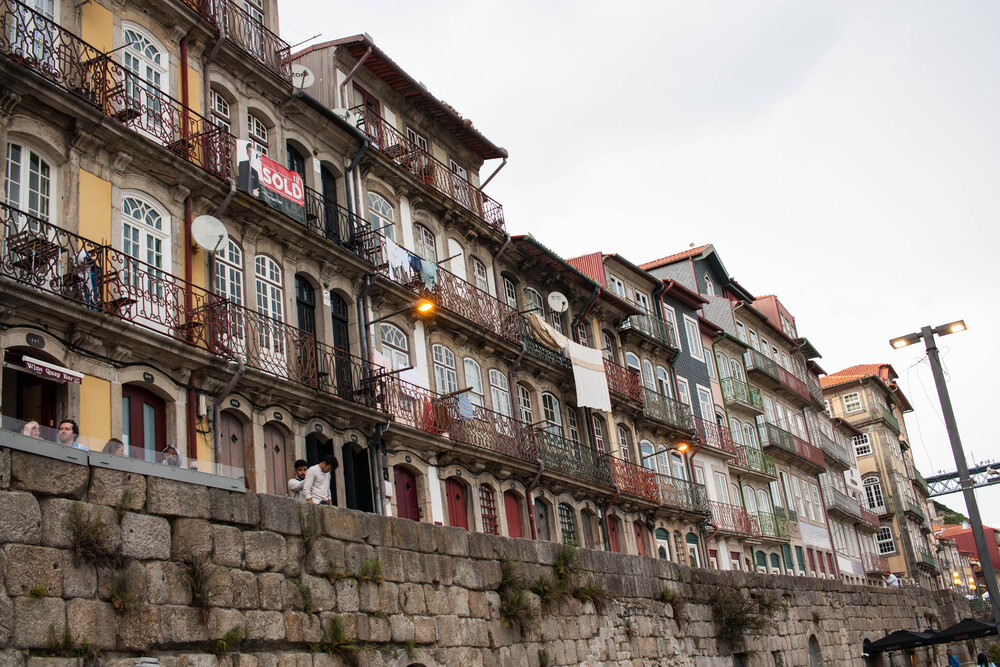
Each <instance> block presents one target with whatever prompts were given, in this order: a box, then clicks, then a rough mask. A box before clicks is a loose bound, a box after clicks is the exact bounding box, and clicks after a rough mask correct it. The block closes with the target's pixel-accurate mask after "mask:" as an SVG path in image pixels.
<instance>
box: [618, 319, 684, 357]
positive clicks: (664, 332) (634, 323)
mask: <svg viewBox="0 0 1000 667" xmlns="http://www.w3.org/2000/svg"><path fill="white" fill-rule="evenodd" d="M619 328H620V330H621V331H638V332H640V333H642V334H643V335H644V336H646V337H647V338H651V339H653V340H655V341H657V342H658V343H660V344H661V345H666V346H668V347H672V348H674V349H675V350H676V349H677V341H676V340H675V339H674V332H673V329H672V328H671V327H669V326H667V323H666V322H665V321H663V320H662V319H661V318H659V317H657V316H656V315H653V314H651V313H643V314H642V315H631V316H629V318H628V319H627V320H625V321H624V322H623V323H622V325H621V327H619Z"/></svg>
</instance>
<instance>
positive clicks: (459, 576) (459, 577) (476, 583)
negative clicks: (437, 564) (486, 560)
mask: <svg viewBox="0 0 1000 667" xmlns="http://www.w3.org/2000/svg"><path fill="white" fill-rule="evenodd" d="M454 565H455V576H454V579H453V582H454V584H455V585H456V586H462V587H463V588H466V589H470V590H474V591H481V590H482V589H483V587H484V584H485V582H484V580H483V567H482V565H483V564H482V563H480V562H478V561H473V560H470V559H468V558H461V559H456V560H455V563H454Z"/></svg>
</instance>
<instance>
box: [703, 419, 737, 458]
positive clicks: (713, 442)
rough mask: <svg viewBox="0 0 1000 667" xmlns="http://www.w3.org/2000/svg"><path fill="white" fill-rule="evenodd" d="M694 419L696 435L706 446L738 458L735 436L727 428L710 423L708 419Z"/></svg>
mask: <svg viewBox="0 0 1000 667" xmlns="http://www.w3.org/2000/svg"><path fill="white" fill-rule="evenodd" d="M693 419H694V432H695V435H697V436H698V437H699V438H700V439H701V442H702V443H703V444H704V445H706V446H708V447H714V448H715V449H720V450H722V451H724V452H727V453H729V454H732V455H733V456H736V447H735V446H734V445H733V435H732V433H730V432H729V429H728V428H727V427H725V426H722V425H721V424H716V423H715V422H712V421H708V420H707V419H702V418H701V417H693Z"/></svg>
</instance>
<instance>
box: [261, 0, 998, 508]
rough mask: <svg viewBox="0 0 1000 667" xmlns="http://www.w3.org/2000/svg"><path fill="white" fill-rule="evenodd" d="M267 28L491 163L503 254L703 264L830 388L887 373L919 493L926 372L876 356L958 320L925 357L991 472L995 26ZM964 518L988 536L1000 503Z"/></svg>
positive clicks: (480, 19) (709, 23)
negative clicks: (474, 146) (539, 250)
mask: <svg viewBox="0 0 1000 667" xmlns="http://www.w3.org/2000/svg"><path fill="white" fill-rule="evenodd" d="M319 7H324V8H322V9H320V8H319ZM280 16H281V36H282V37H283V38H284V39H285V40H286V41H288V42H289V43H291V44H293V45H294V44H296V43H298V42H302V41H304V40H308V39H309V38H311V37H314V36H315V35H316V34H317V33H320V34H319V36H318V37H316V38H315V39H314V40H313V41H311V42H309V43H317V42H320V41H323V40H328V39H336V38H339V37H346V36H349V35H355V34H359V33H365V32H366V33H368V34H369V35H371V36H372V37H373V39H374V41H375V43H376V44H377V45H378V46H379V48H381V49H382V50H383V51H384V52H385V53H386V54H387V55H388V56H389V57H390V58H392V59H393V60H395V61H396V63H397V64H399V65H400V66H401V67H403V68H404V69H405V70H406V71H407V72H408V73H409V74H410V75H411V76H413V77H414V78H415V79H417V80H419V81H421V82H422V83H424V85H426V86H427V88H428V89H429V90H430V92H431V93H432V94H434V95H435V96H436V97H438V98H439V99H441V100H445V101H447V102H448V103H449V104H451V105H452V106H454V107H455V108H456V109H457V110H458V111H459V113H461V114H462V115H463V116H465V117H466V118H470V119H472V121H473V122H474V123H475V126H476V128H477V129H479V130H480V131H481V132H482V133H483V134H484V135H485V136H487V137H488V138H489V139H490V140H491V141H493V142H494V143H496V144H497V145H500V146H503V147H505V148H506V149H507V150H508V151H509V152H510V159H509V163H508V164H507V165H506V167H504V169H503V170H502V171H501V172H500V173H499V174H498V175H497V176H496V178H495V179H494V180H493V181H492V182H491V183H490V184H489V186H488V187H487V188H486V190H485V192H486V193H487V194H489V195H490V196H492V197H493V198H494V199H496V200H498V201H499V202H500V203H501V204H503V207H504V216H505V219H506V224H507V231H508V233H510V234H524V233H531V234H533V235H534V236H535V237H536V238H538V239H539V240H540V241H541V242H543V243H545V244H546V245H548V246H549V247H551V248H553V249H554V250H555V251H556V252H558V253H559V254H561V255H562V256H564V257H573V256H576V255H580V254H584V253H589V252H594V251H597V250H601V251H604V252H615V253H620V254H622V255H624V256H625V257H627V258H629V259H630V260H632V261H633V262H635V263H641V262H646V261H650V260H652V259H656V258H658V257H662V256H665V255H669V254H673V253H675V252H679V251H681V250H684V249H686V248H688V247H689V246H690V245H692V244H694V245H701V244H704V243H713V244H715V247H716V249H717V250H718V251H719V253H720V255H721V257H722V259H723V261H724V263H725V265H726V268H727V269H728V270H729V273H730V274H731V276H732V277H733V278H735V279H737V280H738V281H739V282H740V283H741V284H742V285H743V286H744V287H746V288H747V289H748V290H750V291H751V292H752V293H754V294H758V295H763V294H777V295H778V297H779V298H780V299H781V301H782V303H784V305H785V306H786V307H787V308H788V309H789V310H790V311H791V312H792V314H793V315H795V317H796V325H797V327H798V331H799V334H800V335H805V336H806V337H808V338H809V339H810V341H811V342H812V343H813V344H814V345H815V346H816V348H817V349H818V350H819V351H820V353H821V354H822V355H823V357H822V359H819V360H818V361H819V363H820V365H821V366H822V367H823V368H824V369H825V370H827V371H828V372H831V373H833V372H836V371H838V370H840V369H842V368H845V367H847V366H850V365H853V364H856V363H891V364H892V365H893V366H894V368H895V369H896V371H897V373H898V374H899V376H900V380H899V382H900V385H901V387H902V389H903V391H904V393H905V394H906V395H907V396H908V398H909V399H910V401H911V402H912V404H913V406H914V412H912V413H910V414H908V415H906V417H905V419H906V426H907V429H908V430H909V433H910V440H911V445H912V451H913V455H914V459H915V462H916V465H917V467H918V468H919V469H920V470H921V471H922V472H923V473H924V475H925V476H929V475H932V474H934V473H936V472H938V471H952V470H954V469H955V462H954V458H953V456H952V453H951V449H950V447H949V444H948V438H947V433H946V430H945V427H944V422H943V419H942V417H941V409H940V405H939V403H938V400H937V396H936V393H935V389H934V381H933V378H932V376H931V372H930V368H929V366H928V363H927V361H926V359H925V358H924V352H923V350H922V349H918V348H917V346H914V347H910V348H905V349H903V350H892V349H891V348H890V347H889V344H888V340H889V339H890V338H893V337H896V336H899V335H903V334H907V333H911V332H914V331H917V330H919V329H920V327H922V326H924V325H931V326H935V325H938V324H944V323H947V322H951V321H953V320H957V319H965V321H966V323H967V325H968V327H969V329H968V331H967V332H964V333H961V334H954V335H952V336H948V337H946V338H943V339H941V341H940V347H941V351H942V357H943V360H944V366H945V368H946V371H947V373H948V378H949V391H950V392H951V398H952V402H953V404H954V408H955V414H956V417H957V420H958V425H959V430H960V433H961V436H962V440H963V444H964V447H965V451H966V454H967V458H968V459H969V461H970V463H974V462H982V461H984V460H986V459H991V458H992V459H1000V439H998V438H997V434H996V431H995V429H993V428H992V427H991V426H990V424H991V421H990V419H989V415H990V414H992V411H993V410H994V409H996V405H997V401H998V400H1000V392H998V391H997V388H996V387H995V386H994V384H995V382H994V381H993V373H992V372H986V371H987V370H988V369H990V368H993V367H994V366H996V365H997V361H998V359H997V351H996V348H997V346H996V344H995V343H996V324H997V316H996V315H995V309H994V308H992V307H991V301H990V297H989V296H988V290H989V289H990V287H989V286H990V285H991V284H993V283H994V282H996V279H997V278H998V277H1000V269H998V267H997V259H996V258H995V257H994V254H993V251H992V250H991V249H992V248H994V247H996V245H997V242H998V240H1000V232H998V231H997V227H996V224H995V220H996V214H995V213H994V212H995V211H996V210H997V209H998V207H997V203H998V202H997V200H998V198H1000V187H997V186H996V184H997V183H998V182H1000V150H998V148H1000V122H998V120H997V119H1000V86H998V85H997V82H998V81H1000V41H998V40H997V39H996V34H997V31H998V28H1000V3H995V2H988V1H986V0H981V1H966V0H947V1H945V0H942V1H939V2H919V1H907V2H893V1H889V0H884V1H882V2H870V1H869V0H864V1H858V2H849V1H843V2H824V1H822V0H810V1H808V2H806V1H802V2H776V1H766V0H754V1H753V2H732V1H730V2H715V1H712V0H701V1H699V2H690V0H685V1H683V2H677V1H674V0H665V1H664V0H661V1H658V2H633V1H630V0H622V1H619V2H615V3H608V2H606V1H601V2H597V1H593V0H572V1H570V0H553V1H550V2H539V1H538V0H535V1H533V2H527V1H525V0H505V1H503V2H498V1H493V0H477V1H476V2H451V1H445V0H423V1H420V2H415V1H413V0H410V1H400V2H390V1H387V0H367V1H366V2H360V3H330V4H327V5H322V4H317V3H315V2H312V1H311V0H310V1H307V0H280ZM293 50H294V49H293ZM498 164H499V161H490V162H487V163H486V164H485V165H484V167H483V169H482V170H481V174H483V178H484V179H485V177H486V175H488V174H490V173H491V172H492V170H493V169H494V168H495V166H496V165H498ZM990 220H994V223H991V222H990ZM921 359H923V361H921ZM977 497H978V498H979V504H980V512H981V514H982V516H983V519H984V521H986V522H987V523H992V524H994V525H997V526H998V527H1000V485H997V486H993V487H991V488H988V489H983V490H979V491H978V492H977ZM939 500H941V501H942V502H944V503H945V504H947V505H949V506H951V507H953V508H954V509H957V510H959V511H961V512H963V513H965V503H964V501H963V499H962V496H961V494H955V495H949V496H944V497H942V498H939Z"/></svg>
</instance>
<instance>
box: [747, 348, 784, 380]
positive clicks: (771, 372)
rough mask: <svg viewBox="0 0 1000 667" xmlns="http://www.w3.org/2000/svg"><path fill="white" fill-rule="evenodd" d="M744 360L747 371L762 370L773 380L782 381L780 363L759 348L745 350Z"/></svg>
mask: <svg viewBox="0 0 1000 667" xmlns="http://www.w3.org/2000/svg"><path fill="white" fill-rule="evenodd" d="M743 362H744V363H745V364H746V367H747V372H750V371H760V372H761V373H764V374H765V375H767V376H768V377H770V378H771V379H772V380H774V381H776V382H781V376H780V375H779V374H778V364H776V363H775V362H774V360H773V359H770V358H768V357H765V356H764V355H763V354H761V353H760V352H758V351H757V350H747V351H746V352H744V353H743Z"/></svg>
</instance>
